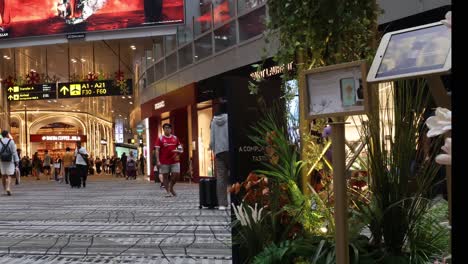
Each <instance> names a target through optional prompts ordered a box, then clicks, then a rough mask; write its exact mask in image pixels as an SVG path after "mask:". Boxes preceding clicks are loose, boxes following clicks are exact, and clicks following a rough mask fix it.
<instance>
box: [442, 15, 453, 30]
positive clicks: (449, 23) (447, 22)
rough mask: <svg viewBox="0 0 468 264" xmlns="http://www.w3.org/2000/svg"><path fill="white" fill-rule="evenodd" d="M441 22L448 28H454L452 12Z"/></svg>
mask: <svg viewBox="0 0 468 264" xmlns="http://www.w3.org/2000/svg"><path fill="white" fill-rule="evenodd" d="M440 22H442V24H444V25H446V26H447V27H449V28H452V11H448V12H447V14H445V19H444V20H441V21H440Z"/></svg>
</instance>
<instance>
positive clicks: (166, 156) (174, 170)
mask: <svg viewBox="0 0 468 264" xmlns="http://www.w3.org/2000/svg"><path fill="white" fill-rule="evenodd" d="M163 130H164V134H163V135H162V136H160V137H159V138H158V139H157V142H156V164H157V166H158V167H159V173H162V174H163V181H164V188H165V189H166V192H167V195H166V197H171V196H177V194H176V192H175V191H174V185H175V183H176V181H177V178H178V177H179V175H180V157H179V156H180V154H181V153H182V152H183V150H182V145H181V144H180V141H179V139H178V138H177V137H176V136H175V135H173V134H172V125H171V124H168V123H166V124H164V125H163Z"/></svg>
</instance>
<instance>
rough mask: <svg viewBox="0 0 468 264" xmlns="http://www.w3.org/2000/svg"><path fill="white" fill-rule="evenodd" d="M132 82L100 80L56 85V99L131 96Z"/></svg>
mask: <svg viewBox="0 0 468 264" xmlns="http://www.w3.org/2000/svg"><path fill="white" fill-rule="evenodd" d="M132 93H133V82H132V79H127V80H124V81H122V82H116V81H115V80H102V81H92V82H69V83H59V84H58V98H59V99H61V98H80V97H96V96H113V95H121V96H122V95H132Z"/></svg>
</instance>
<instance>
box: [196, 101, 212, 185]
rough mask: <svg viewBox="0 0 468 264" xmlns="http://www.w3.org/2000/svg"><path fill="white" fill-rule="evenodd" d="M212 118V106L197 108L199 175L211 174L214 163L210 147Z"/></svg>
mask: <svg viewBox="0 0 468 264" xmlns="http://www.w3.org/2000/svg"><path fill="white" fill-rule="evenodd" d="M212 118H213V111H212V108H211V107H210V108H205V109H202V110H198V166H199V169H200V176H210V177H212V176H213V170H214V168H213V167H214V165H213V162H212V159H211V157H212V155H211V150H210V149H209V147H210V123H211V119H212Z"/></svg>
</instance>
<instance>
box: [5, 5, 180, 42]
mask: <svg viewBox="0 0 468 264" xmlns="http://www.w3.org/2000/svg"><path fill="white" fill-rule="evenodd" d="M0 20H1V21H0V22H1V24H0V38H8V39H10V38H21V37H31V36H44V35H58V34H70V33H81V32H95V31H109V30H118V29H129V28H138V27H147V26H154V25H167V24H179V23H184V0H0Z"/></svg>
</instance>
